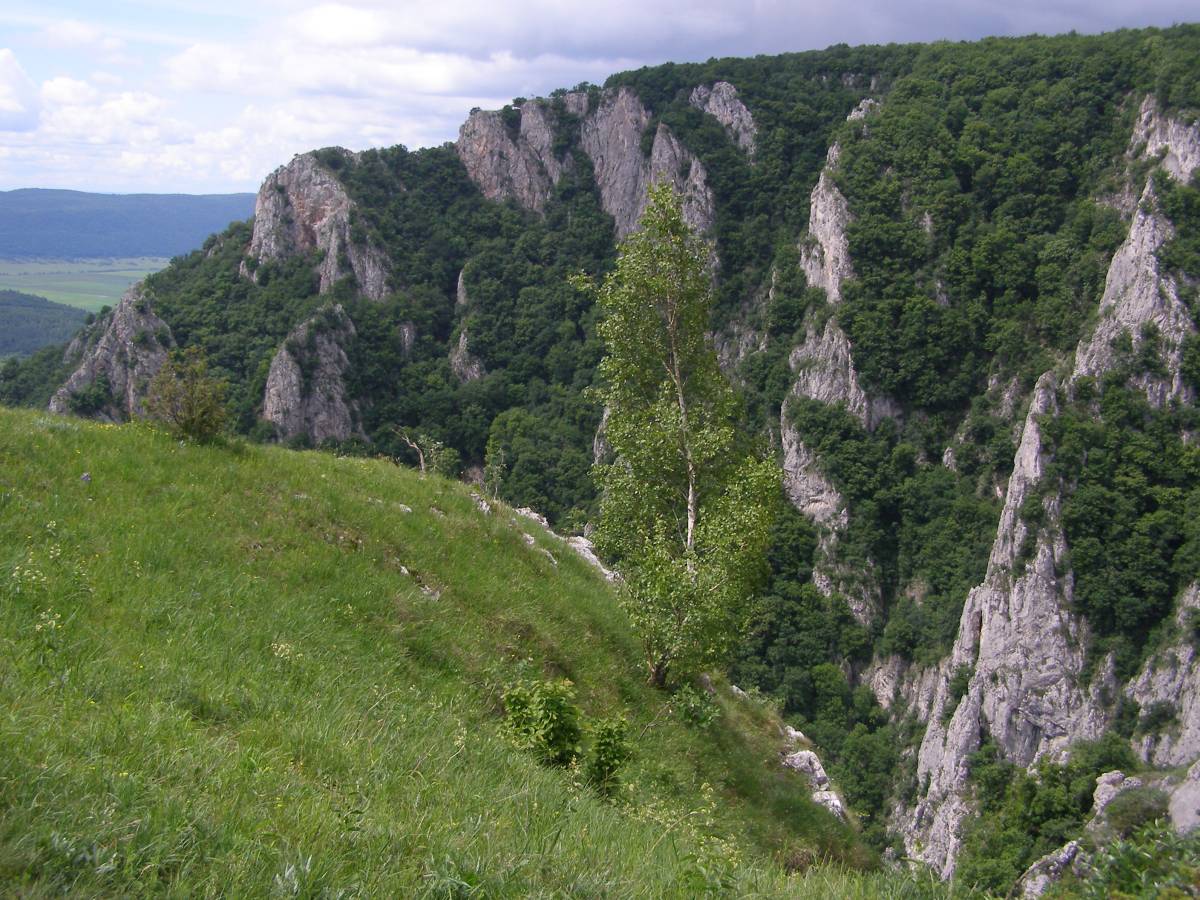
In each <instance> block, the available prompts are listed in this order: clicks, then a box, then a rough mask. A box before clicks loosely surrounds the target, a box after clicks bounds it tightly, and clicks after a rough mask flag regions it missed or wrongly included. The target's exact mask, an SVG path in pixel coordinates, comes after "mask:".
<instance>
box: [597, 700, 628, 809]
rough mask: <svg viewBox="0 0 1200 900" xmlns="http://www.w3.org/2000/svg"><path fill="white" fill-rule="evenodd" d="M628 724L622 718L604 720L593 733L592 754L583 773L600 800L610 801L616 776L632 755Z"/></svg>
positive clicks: (616, 781) (618, 779) (616, 780)
mask: <svg viewBox="0 0 1200 900" xmlns="http://www.w3.org/2000/svg"><path fill="white" fill-rule="evenodd" d="M632 752H633V751H632V750H631V748H630V746H629V723H628V722H626V721H625V719H624V717H623V716H617V717H615V718H612V719H605V720H604V721H603V722H600V723H599V724H597V725H596V726H595V727H594V728H593V729H592V751H591V754H590V755H589V756H588V761H587V767H586V769H585V773H586V775H587V779H588V781H589V782H591V784H592V786H593V787H595V788H596V790H597V791H599V793H600V794H601V795H602V796H605V797H611V796H612V795H613V793H614V792H615V790H616V788H617V786H618V785H619V784H620V777H619V774H618V773H619V772H620V770H621V767H622V766H624V765H625V763H626V762H628V761H629V757H630V756H631V755H632Z"/></svg>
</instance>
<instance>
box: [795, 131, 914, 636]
mask: <svg viewBox="0 0 1200 900" xmlns="http://www.w3.org/2000/svg"><path fill="white" fill-rule="evenodd" d="M860 109H861V107H860ZM856 111H857V110H856ZM851 117H852V118H853V117H855V113H851ZM857 118H861V116H857ZM839 156H840V150H839V148H838V145H837V144H834V145H833V146H831V147H830V148H829V155H828V159H827V162H826V166H825V168H824V169H823V170H822V172H821V176H820V178H819V179H818V181H817V184H816V186H815V187H814V188H813V190H812V194H811V195H810V198H809V231H808V235H807V236H806V237H805V238H804V239H803V240H802V241H801V242H800V266H801V268H802V269H803V271H804V274H805V276H806V278H807V279H808V283H809V285H810V286H811V287H819V288H822V289H823V290H824V291H825V297H826V301H827V302H828V304H829V305H830V306H833V307H835V308H836V307H837V305H838V304H839V303H840V302H841V299H842V282H843V281H845V280H846V279H847V278H852V277H853V275H854V270H853V267H852V266H851V264H850V246H849V242H848V240H847V238H846V228H847V226H848V225H849V223H850V210H849V206H848V205H847V203H846V198H845V197H843V196H842V194H841V192H840V191H839V190H838V189H837V185H836V184H835V183H834V181H833V171H834V170H835V169H836V167H837V164H838V158H839ZM804 328H805V336H804V341H803V342H802V343H801V344H800V345H799V346H797V347H796V348H795V349H793V350H792V352H791V355H790V356H789V357H788V365H789V367H790V368H791V370H792V372H793V374H794V375H795V381H794V382H793V383H792V389H791V392H790V394H789V400H788V401H785V402H784V403H783V406H782V409H781V412H780V423H779V433H780V438H781V442H782V444H783V449H784V485H785V489H786V490H787V492H788V496H789V498H791V499H792V502H793V504H794V505H796V507H797V508H798V509H800V510H801V511H804V512H805V514H806V515H809V517H810V518H811V519H812V520H813V521H814V522H815V523H816V524H817V525H818V526H820V536H819V538H818V545H817V554H816V561H815V566H814V570H813V583H814V584H815V585H816V586H817V587H818V588H819V589H820V590H821V591H822V592H823V593H825V594H826V595H827V596H829V595H831V594H832V593H833V592H834V591H837V592H839V593H841V594H842V595H844V596H845V597H846V599H847V602H848V603H849V604H850V609H851V611H852V612H853V613H854V616H855V618H856V619H858V621H859V622H861V623H863V624H864V625H866V624H870V622H871V621H872V620H873V619H874V616H875V613H876V610H877V608H878V605H879V587H878V584H877V581H876V579H875V578H874V576H873V572H872V568H873V567H872V566H871V564H870V563H869V562H868V563H867V564H866V565H859V566H856V567H854V568H853V569H851V568H849V567H846V566H843V565H841V564H839V563H838V561H837V540H838V536H839V534H840V532H841V531H842V530H843V529H844V528H845V525H846V521H847V514H846V509H845V504H844V503H843V502H842V501H841V498H840V497H838V504H839V506H840V508H841V513H840V516H838V517H837V518H831V517H828V516H826V517H825V518H824V519H818V518H816V517H814V515H813V513H814V512H819V511H820V510H821V508H822V503H823V502H824V501H823V500H821V499H819V498H827V497H828V496H829V495H828V493H827V491H826V486H828V490H829V491H832V490H833V487H832V485H829V482H828V481H827V480H826V479H825V478H824V476H823V475H822V474H821V473H820V471H819V462H818V460H817V458H816V455H815V454H814V453H812V452H811V451H810V450H809V449H808V448H806V447H805V446H804V445H803V442H802V439H801V436H800V435H799V434H798V433H797V431H796V427H795V425H794V424H793V423H792V420H791V403H790V400H791V398H805V399H809V400H817V401H820V402H821V403H825V404H829V405H840V406H843V407H845V409H846V410H847V411H848V412H850V414H851V415H853V416H854V417H855V418H857V419H858V420H859V422H861V423H862V424H863V426H864V427H865V428H869V429H870V428H874V427H875V426H876V425H878V424H879V422H881V421H882V420H883V419H885V418H888V417H897V416H899V414H900V410H899V407H898V406H897V405H896V404H895V403H893V402H892V401H890V400H889V399H888V398H886V397H870V396H868V394H867V393H866V391H864V390H863V388H862V386H861V385H860V384H859V380H858V372H857V371H856V370H855V368H854V359H853V355H852V350H851V346H850V340H849V339H848V338H847V337H846V333H845V332H844V331H842V329H841V327H840V326H839V325H838V323H837V320H836V318H835V317H834V315H832V314H831V312H830V310H827V309H826V310H817V311H810V313H809V315H808V317H807V318H806V320H805V323H804ZM834 494H836V491H834ZM814 498H818V499H814Z"/></svg>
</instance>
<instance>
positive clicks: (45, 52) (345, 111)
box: [0, 0, 1197, 192]
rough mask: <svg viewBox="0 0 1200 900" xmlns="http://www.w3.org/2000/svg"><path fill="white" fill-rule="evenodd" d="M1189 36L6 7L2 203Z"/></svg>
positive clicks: (779, 9) (913, 20) (160, 185)
mask: <svg viewBox="0 0 1200 900" xmlns="http://www.w3.org/2000/svg"><path fill="white" fill-rule="evenodd" d="M602 9H603V10H604V12H601V10H602ZM1189 18H1190V19H1191V20H1195V19H1196V18H1197V14H1196V7H1195V5H1194V2H1178V0H1143V2H1137V3H1129V2H1128V0H1124V2H1115V0H1092V2H1080V0H1041V2H1034V0H1008V2H999V0H992V2H967V0H960V2H954V0H927V2H906V0H894V2H887V0H858V2H855V3H844V2H842V3H834V2H811V0H791V2H787V0H747V2H742V3H737V2H732V0H725V2H714V0H691V2H679V0H607V2H605V3H599V2H596V0H592V2H589V3H587V4H583V3H569V2H565V0H560V2H554V0H514V2H502V0H464V2H452V0H443V2H441V3H430V2H420V3H415V2H407V0H392V2H384V0H337V2H315V0H313V2H310V0H260V2H254V0H242V2H231V0H206V2H193V0H159V2H149V0H115V2H114V0H107V2H103V3H96V2H94V0H93V2H89V3H84V2H43V3H35V2H29V0H5V2H4V5H3V8H2V9H0V190H7V189H11V188H16V187H67V188H76V189H80V190H95V191H118V192H128V191H154V192H158V191H185V192H223V191H250V190H255V189H256V188H257V187H258V184H259V183H260V182H261V181H262V178H263V176H264V175H266V174H267V173H268V172H270V171H271V170H272V169H274V168H275V167H276V166H277V165H280V164H281V163H284V162H286V161H287V160H288V159H290V158H291V157H292V155H293V154H295V153H299V152H303V151H304V150H308V149H311V148H313V147H319V146H326V145H330V144H339V145H342V146H345V147H349V148H351V149H355V150H357V149H363V148H365V147H372V146H386V145H391V144H396V143H403V144H405V145H407V146H409V147H421V146H428V145H430V144H439V143H441V142H443V141H446V140H453V139H454V137H455V136H456V134H457V131H458V126H459V124H460V123H461V122H462V120H463V118H464V117H465V115H466V113H467V111H468V110H470V108H471V107H473V106H481V107H485V108H489V107H497V106H500V105H503V104H504V103H506V102H507V101H508V100H509V99H511V98H512V97H515V96H533V95H537V94H544V93H546V92H548V91H551V90H553V89H554V88H556V87H570V86H572V85H574V84H576V83H578V82H580V81H584V80H588V81H594V82H600V81H603V79H604V78H605V77H606V76H607V75H609V74H611V73H612V72H614V71H619V70H621V69H626V68H631V67H636V66H641V65H646V64H654V63H659V62H665V61H668V60H674V61H679V62H683V61H691V60H704V59H707V58H709V57H711V56H734V55H752V54H755V53H779V52H784V51H790V50H808V49H816V48H821V47H825V46H828V45H830V44H834V43H839V42H845V43H851V44H858V43H881V42H889V41H915V40H921V41H926V40H936V39H939V38H950V39H973V38H978V37H983V36H985V35H1008V34H1028V33H1032V32H1038V33H1043V34H1049V33H1060V32H1064V31H1068V30H1071V29H1075V30H1077V31H1081V32H1085V33H1095V32H1099V31H1104V30H1109V29H1112V28H1118V27H1123V26H1138V27H1140V26H1145V25H1170V24H1172V23H1175V22H1181V21H1188V20H1189Z"/></svg>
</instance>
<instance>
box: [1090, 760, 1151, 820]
mask: <svg viewBox="0 0 1200 900" xmlns="http://www.w3.org/2000/svg"><path fill="white" fill-rule="evenodd" d="M1141 786H1142V779H1140V778H1132V777H1129V776H1127V775H1126V774H1125V773H1124V772H1122V771H1120V770H1118V769H1114V770H1113V771H1111V772H1105V773H1104V774H1103V775H1098V776H1097V777H1096V790H1095V791H1093V792H1092V815H1093V817H1094V819H1093V821H1096V820H1098V819H1099V818H1100V817H1101V816H1103V815H1104V810H1105V809H1106V808H1107V807H1108V804H1110V803H1112V801H1113V800H1114V798H1116V796H1117V795H1118V794H1122V793H1124V792H1125V791H1128V790H1131V789H1132V788H1139V787H1141Z"/></svg>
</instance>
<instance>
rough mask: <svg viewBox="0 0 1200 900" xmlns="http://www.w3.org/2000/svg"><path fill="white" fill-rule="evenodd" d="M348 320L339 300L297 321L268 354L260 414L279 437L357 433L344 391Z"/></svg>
mask: <svg viewBox="0 0 1200 900" xmlns="http://www.w3.org/2000/svg"><path fill="white" fill-rule="evenodd" d="M354 335H355V330H354V323H353V322H351V321H350V317H349V316H347V315H346V312H345V310H343V309H342V307H341V306H340V305H338V306H327V307H324V308H323V309H322V310H320V311H319V312H318V313H317V314H316V315H315V316H313V317H312V318H311V319H309V320H308V321H307V322H305V323H303V324H302V325H300V326H299V327H297V328H296V329H295V330H294V331H293V332H292V333H291V334H290V335H288V338H287V340H286V341H284V343H283V346H282V347H280V348H279V350H278V351H277V352H276V354H275V357H274V359H272V360H271V369H270V371H269V373H268V374H267V386H266V390H265V391H264V392H263V406H262V417H263V418H264V419H265V420H266V421H268V422H271V423H273V424H274V425H275V429H276V433H277V435H278V436H279V438H280V439H281V440H289V439H291V438H294V437H298V436H300V435H307V436H308V438H309V439H310V440H311V441H312V442H313V443H314V444H321V443H324V442H325V441H344V440H346V439H348V438H350V437H352V436H355V435H357V436H362V431H361V429H360V428H359V426H358V425H357V419H358V410H357V408H356V407H355V405H354V404H353V403H352V402H351V401H349V400H348V399H347V397H346V382H345V375H346V370H347V369H349V367H350V360H349V359H348V358H347V356H346V351H345V349H344V348H345V344H346V343H347V342H348V341H349V340H350V339H352V338H353V337H354Z"/></svg>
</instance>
